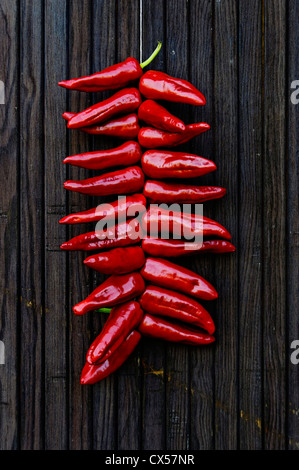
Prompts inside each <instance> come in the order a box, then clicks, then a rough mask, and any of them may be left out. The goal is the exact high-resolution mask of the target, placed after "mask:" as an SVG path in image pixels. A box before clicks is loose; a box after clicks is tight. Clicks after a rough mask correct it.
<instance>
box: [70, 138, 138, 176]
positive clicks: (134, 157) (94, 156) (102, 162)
mask: <svg viewBox="0 0 299 470" xmlns="http://www.w3.org/2000/svg"><path fill="white" fill-rule="evenodd" d="M141 156H142V151H141V147H140V145H139V144H138V143H137V142H134V141H133V140H129V141H128V142H125V143H123V144H122V145H120V146H119V147H116V148H113V149H109V150H97V151H95V152H85V153H80V154H77V155H71V156H69V157H66V158H65V159H64V160H63V163H68V164H70V165H74V166H78V167H81V168H87V169H89V170H104V169H106V168H111V167H114V166H131V165H134V164H135V163H138V162H139V160H140V159H141Z"/></svg>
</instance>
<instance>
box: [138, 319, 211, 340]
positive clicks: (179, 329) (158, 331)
mask: <svg viewBox="0 0 299 470" xmlns="http://www.w3.org/2000/svg"><path fill="white" fill-rule="evenodd" d="M138 330H139V331H140V333H141V334H142V335H144V336H149V337H151V338H158V339H162V340H165V341H172V342H175V343H181V344H189V345H192V346H194V345H203V344H210V343H213V342H214V341H215V338H214V336H211V335H208V334H206V333H202V332H200V331H198V330H196V329H193V328H189V327H186V326H185V325H184V326H183V325H181V324H179V323H175V322H173V321H168V320H165V319H164V318H160V317H154V316H152V315H149V314H148V313H146V314H145V315H144V317H143V320H142V322H141V323H140V325H139V327H138Z"/></svg>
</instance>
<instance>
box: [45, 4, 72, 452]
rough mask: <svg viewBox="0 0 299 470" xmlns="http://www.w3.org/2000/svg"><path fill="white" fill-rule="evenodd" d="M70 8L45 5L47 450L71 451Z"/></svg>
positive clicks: (62, 5)
mask: <svg viewBox="0 0 299 470" xmlns="http://www.w3.org/2000/svg"><path fill="white" fill-rule="evenodd" d="M66 44H67V8H66V2H65V1H64V0H63V1H61V0H59V1H57V0H47V1H46V2H45V63H44V68H45V69H44V70H45V119H44V123H45V127H44V133H45V137H44V138H45V155H44V158H45V211H46V221H45V230H46V234H45V236H46V257H45V305H46V310H45V393H46V399H45V449H50V450H65V449H67V448H68V318H69V305H68V287H67V286H68V279H67V271H66V266H67V253H64V252H62V251H61V250H60V245H61V243H63V242H64V241H65V240H66V230H65V228H64V227H63V226H61V225H60V224H59V220H60V218H61V217H62V216H64V215H65V213H66V194H65V190H64V188H63V182H64V181H65V179H66V173H65V169H64V168H61V162H62V160H63V158H64V157H65V155H66V135H67V131H66V123H65V121H64V119H63V118H62V116H61V115H62V113H63V112H64V111H65V105H66V90H64V89H62V88H60V87H58V86H57V83H58V82H59V81H60V80H63V79H65V78H66V75H67V47H66Z"/></svg>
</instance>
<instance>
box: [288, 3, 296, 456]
mask: <svg viewBox="0 0 299 470" xmlns="http://www.w3.org/2000/svg"><path fill="white" fill-rule="evenodd" d="M287 24H288V25H289V28H288V36H287V51H288V55H287V83H286V100H287V117H288V121H287V144H288V147H287V165H288V167H287V188H286V191H287V272H286V281H287V294H286V295H287V320H288V325H287V328H288V331H287V335H286V340H287V341H286V348H287V350H286V354H287V360H288V366H289V367H288V397H287V409H286V411H287V436H288V448H289V449H292V450H298V449H299V420H298V409H299V394H298V390H299V367H298V365H295V364H293V363H292V362H291V361H290V360H289V357H288V356H289V355H290V354H291V353H292V352H294V350H293V349H291V350H289V349H288V348H289V347H290V345H291V344H292V342H293V341H298V338H299V322H298V311H299V305H298V300H299V286H298V279H299V244H298V240H299V238H298V237H299V218H298V213H299V199H298V198H299V196H298V195H299V181H298V180H299V178H298V174H299V170H298V167H299V161H298V146H299V141H298V136H299V106H298V104H297V105H294V104H293V103H292V102H291V99H290V96H289V94H290V92H291V93H293V91H294V89H293V88H292V89H291V90H290V86H291V84H292V82H293V81H294V80H298V77H299V61H298V53H297V51H298V47H299V5H298V2H296V1H290V2H289V9H288V18H287ZM297 348H298V346H297Z"/></svg>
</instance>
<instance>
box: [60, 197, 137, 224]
mask: <svg viewBox="0 0 299 470" xmlns="http://www.w3.org/2000/svg"><path fill="white" fill-rule="evenodd" d="M145 211H146V199H145V197H144V196H143V195H142V194H133V195H132V196H124V197H119V198H118V200H117V201H113V202H109V203H103V204H100V205H99V206H97V207H94V208H93V209H88V210H86V211H82V212H77V213H75V214H69V215H67V216H65V217H63V218H62V219H61V220H60V221H59V223H60V224H85V223H87V222H97V221H99V220H102V219H104V218H105V220H112V219H113V220H114V221H115V222H116V221H117V220H118V219H125V218H127V217H128V218H130V217H136V215H137V213H138V214H142V213H143V212H145Z"/></svg>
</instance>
